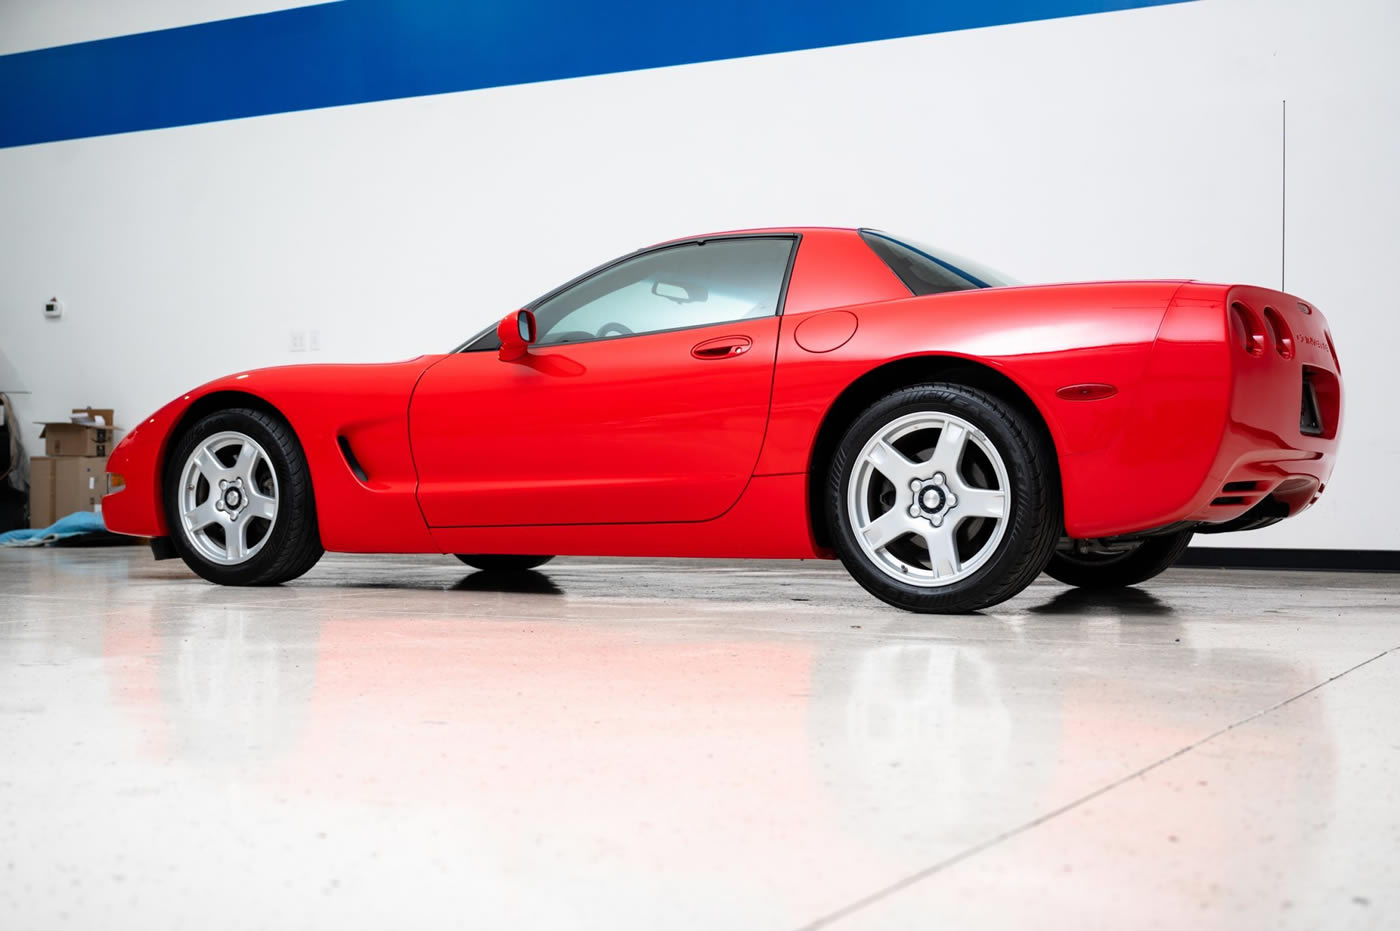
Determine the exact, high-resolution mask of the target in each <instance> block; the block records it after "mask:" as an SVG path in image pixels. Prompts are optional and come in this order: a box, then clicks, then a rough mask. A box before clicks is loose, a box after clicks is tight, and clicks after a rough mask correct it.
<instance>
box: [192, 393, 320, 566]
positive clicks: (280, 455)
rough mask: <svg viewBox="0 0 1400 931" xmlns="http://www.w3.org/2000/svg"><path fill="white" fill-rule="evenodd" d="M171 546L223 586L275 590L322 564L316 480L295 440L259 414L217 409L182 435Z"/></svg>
mask: <svg viewBox="0 0 1400 931" xmlns="http://www.w3.org/2000/svg"><path fill="white" fill-rule="evenodd" d="M165 513H166V523H167V524H168V526H169V530H170V541H171V544H172V545H173V546H174V547H175V551H176V552H177V553H179V554H180V556H181V557H182V558H183V559H184V560H185V563H186V564H187V565H189V567H190V568H191V569H193V570H194V571H195V572H197V573H199V574H200V575H201V576H203V577H204V578H206V579H208V580H210V581H211V582H220V583H223V584H225V585H274V584H277V583H279V582H286V581H288V580H290V579H294V578H296V577H297V576H299V575H301V574H302V573H304V572H306V571H307V570H308V569H310V568H311V567H312V566H313V565H315V564H316V561H317V560H318V559H320V558H321V552H322V550H321V538H320V534H319V532H318V530H317V525H316V507H315V501H314V497H313V494H312V488H311V474H310V470H309V469H308V468H307V465H306V457H305V455H304V454H303V453H302V449H301V444H300V443H299V442H298V441H297V438H296V434H295V433H293V432H292V429H291V427H289V426H288V425H287V424H286V423H285V422H283V421H282V420H281V419H279V418H277V417H273V416H271V415H270V414H267V413H264V412H262V411H257V410H250V409H242V408H239V409H233V410H225V411H217V412H215V413H212V414H208V415H206V416H205V417H203V418H201V419H199V420H198V421H196V422H195V423H193V424H192V425H190V426H189V427H188V428H187V429H186V430H184V431H183V432H182V433H181V434H180V436H179V438H178V439H177V440H176V442H175V446H174V448H173V449H172V450H171V453H170V456H169V458H168V459H167V468H166V473H165Z"/></svg>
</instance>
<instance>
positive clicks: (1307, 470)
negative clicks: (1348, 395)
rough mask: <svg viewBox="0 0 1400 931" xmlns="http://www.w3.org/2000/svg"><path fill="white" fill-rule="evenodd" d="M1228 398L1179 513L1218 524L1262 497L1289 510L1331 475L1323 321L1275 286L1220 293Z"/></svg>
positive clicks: (1334, 365) (1333, 428)
mask: <svg viewBox="0 0 1400 931" xmlns="http://www.w3.org/2000/svg"><path fill="white" fill-rule="evenodd" d="M1224 304H1225V309H1224V313H1225V314H1226V318H1227V324H1228V329H1227V337H1226V339H1227V349H1228V352H1227V358H1228V360H1229V367H1230V403H1229V407H1228V409H1227V411H1226V416H1225V423H1224V428H1223V430H1222V434H1221V439H1220V446H1219V449H1218V451H1217V453H1216V455H1215V457H1214V460H1213V461H1212V462H1211V465H1210V468H1209V470H1208V471H1207V473H1206V476H1205V479H1204V481H1203V483H1202V488H1201V490H1200V494H1199V495H1198V496H1197V498H1196V500H1193V501H1192V502H1191V506H1190V511H1189V513H1187V514H1186V515H1185V516H1184V519H1187V520H1197V521H1202V522H1204V523H1207V524H1221V523H1225V522H1228V521H1232V520H1234V519H1235V518H1238V517H1240V516H1241V515H1243V514H1245V513H1246V512H1248V511H1250V510H1251V509H1252V508H1255V507H1256V506H1258V505H1260V504H1261V503H1262V502H1265V501H1266V500H1271V501H1273V502H1275V503H1276V504H1279V505H1284V506H1286V508H1287V516H1289V517H1293V516H1296V515H1297V514H1299V513H1300V512H1302V511H1304V510H1306V509H1307V508H1309V507H1311V506H1312V505H1313V504H1314V503H1315V502H1316V501H1317V498H1318V496H1319V495H1320V494H1322V493H1323V491H1325V490H1326V487H1327V480H1328V479H1329V478H1330V477H1331V475H1332V468H1333V466H1334V465H1335V463H1336V454H1337V447H1338V441H1339V437H1340V435H1341V427H1342V411H1343V401H1342V377H1341V368H1340V365H1339V364H1338V360H1337V355H1336V351H1335V348H1334V346H1333V343H1332V336H1331V334H1330V333H1329V332H1328V330H1327V321H1326V319H1325V318H1324V317H1323V316H1322V314H1321V313H1320V312H1319V311H1318V310H1317V309H1316V308H1315V307H1313V306H1312V305H1311V304H1309V303H1307V302H1305V301H1300V300H1299V299H1298V298H1296V297H1294V296H1292V295H1289V294H1285V293H1283V292H1280V291H1271V290H1267V289H1264V288H1252V287H1234V288H1231V289H1230V290H1229V291H1228V292H1227V294H1226V296H1225V301H1224Z"/></svg>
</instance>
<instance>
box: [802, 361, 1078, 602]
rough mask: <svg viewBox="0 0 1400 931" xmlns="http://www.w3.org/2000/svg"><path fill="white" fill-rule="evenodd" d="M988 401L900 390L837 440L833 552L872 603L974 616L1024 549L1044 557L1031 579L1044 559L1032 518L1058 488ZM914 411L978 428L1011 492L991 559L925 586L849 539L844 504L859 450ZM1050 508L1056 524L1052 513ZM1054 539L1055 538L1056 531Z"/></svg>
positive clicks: (831, 491) (830, 500)
mask: <svg viewBox="0 0 1400 931" xmlns="http://www.w3.org/2000/svg"><path fill="white" fill-rule="evenodd" d="M988 400H991V399H990V398H989V396H987V395H985V394H983V393H982V392H980V391H976V390H973V389H968V388H964V387H963V386H961V385H939V384H927V385H917V386H913V387H909V388H903V389H900V390H898V391H895V392H893V393H891V394H889V395H887V396H886V397H884V398H882V399H881V400H879V401H877V402H875V403H874V404H873V405H871V406H870V407H869V408H867V409H866V411H865V412H864V413H862V414H861V415H860V416H859V417H858V418H856V420H855V421H854V422H853V423H852V424H851V426H850V427H849V428H848V429H847V431H846V433H845V435H844V436H843V437H842V439H841V442H840V444H839V445H838V447H837V452H836V456H835V458H834V461H833V468H832V469H831V470H830V472H829V474H828V479H827V489H826V495H825V499H826V507H827V521H828V526H829V527H831V528H832V532H833V537H834V538H835V543H836V549H837V553H838V555H840V557H841V560H842V562H843V563H845V564H846V568H847V569H848V570H849V571H850V573H851V575H852V576H853V577H854V578H855V580H856V581H857V582H859V583H860V584H861V586H862V587H864V588H865V589H866V590H867V591H869V592H870V593H871V594H873V595H875V596H876V597H877V598H880V599H881V600H883V601H886V602H888V603H890V604H893V605H895V606H896V607H901V608H906V609H909V610H916V611H940V610H946V611H957V610H975V609H976V607H980V606H985V605H986V604H992V603H995V602H997V601H1000V600H1003V597H1009V595H1006V596H1003V597H995V596H993V597H991V598H990V599H988V596H989V595H990V594H991V593H992V592H993V591H994V590H995V589H997V588H998V587H999V584H1000V582H1001V580H1003V579H1004V578H1005V577H1006V576H1007V574H1008V573H1009V572H1011V571H1013V570H1014V568H1015V567H1016V565H1017V564H1018V563H1019V562H1020V561H1021V560H1022V559H1023V558H1024V555H1025V554H1024V550H1025V549H1026V548H1027V547H1036V548H1042V547H1043V548H1044V549H1045V553H1044V556H1043V558H1041V557H1040V556H1038V555H1037V556H1036V557H1035V558H1036V559H1038V560H1039V562H1040V565H1039V566H1038V567H1037V568H1036V570H1035V574H1038V573H1039V571H1040V568H1041V567H1043V565H1044V562H1045V561H1047V560H1048V559H1049V556H1050V549H1049V546H1048V545H1046V543H1045V541H1044V539H1043V537H1044V533H1043V528H1041V527H1040V526H1039V523H1040V521H1039V520H1037V519H1036V518H1035V517H1034V515H1037V514H1041V513H1044V511H1045V504H1046V501H1047V499H1048V498H1050V497H1052V496H1053V498H1054V500H1055V502H1056V504H1058V486H1057V484H1056V483H1055V482H1054V477H1053V476H1049V475H1046V474H1043V470H1041V469H1037V468H1035V467H1034V466H1033V464H1032V453H1033V450H1031V449H1029V448H1028V441H1029V442H1035V441H1036V439H1037V438H1036V437H1034V436H1031V437H1027V436H1025V435H1024V434H1025V432H1026V431H1027V427H1028V426H1029V425H1026V424H1024V423H1021V424H1017V423H1015V422H1013V421H1011V420H1010V419H1008V418H1007V417H1006V416H1005V415H1004V414H1003V412H1002V411H1001V410H999V409H998V405H994V404H988V403H987V401H988ZM921 412H928V413H944V414H953V415H955V416H958V417H961V418H962V419H964V420H966V421H968V422H969V423H971V424H972V425H973V426H975V427H976V428H977V429H979V430H981V431H982V432H983V433H984V434H985V435H986V436H987V438H988V439H989V440H990V441H991V442H992V444H993V445H994V446H995V447H996V449H997V451H998V453H1000V454H1001V458H1002V462H1003V463H1004V464H1005V466H1006V471H1007V478H1008V483H1009V486H1010V491H1011V507H1010V509H1009V513H1008V515H1007V518H1006V520H1007V526H1006V529H1005V531H1004V533H1003V534H1002V538H1001V541H1000V542H999V543H998V544H997V549H996V551H995V552H994V553H993V554H992V556H991V557H990V558H989V559H988V560H987V561H986V562H985V563H984V564H983V565H982V566H981V567H979V568H978V569H977V570H976V571H975V572H973V573H972V574H971V575H969V576H967V577H966V578H963V579H959V580H958V581H956V582H953V583H951V584H949V585H945V586H939V587H929V588H925V587H923V586H918V585H911V584H909V583H907V582H901V581H900V580H898V579H896V578H893V577H892V576H890V575H888V574H887V573H885V572H884V571H882V570H881V569H880V568H879V567H878V566H876V565H874V564H873V563H872V562H871V560H870V558H869V557H868V556H866V554H865V551H864V550H863V549H862V548H861V546H860V544H859V543H858V542H857V540H856V537H855V530H854V528H853V527H852V524H851V517H850V514H849V511H848V506H847V488H848V486H849V483H850V481H851V476H852V473H853V472H854V471H855V469H856V467H857V465H858V464H859V463H858V456H859V453H860V451H861V449H862V448H863V447H864V446H865V444H866V443H867V442H868V441H869V440H870V438H871V437H872V436H873V435H874V434H875V433H876V432H877V431H879V430H881V429H882V428H883V427H884V426H885V425H886V424H888V423H890V422H891V421H893V420H895V419H896V418H898V417H901V416H904V415H905V414H912V413H921ZM1032 429H1033V428H1032ZM1051 510H1052V511H1053V513H1054V515H1055V518H1056V520H1058V507H1056V508H1053V509H1051ZM1054 537H1058V528H1056V529H1055V533H1054ZM1052 542H1053V538H1052ZM1031 578H1034V575H1032V576H1031ZM1019 590H1020V589H1019V587H1018V588H1016V591H1019ZM1010 594H1015V591H1012V592H1011V593H1010Z"/></svg>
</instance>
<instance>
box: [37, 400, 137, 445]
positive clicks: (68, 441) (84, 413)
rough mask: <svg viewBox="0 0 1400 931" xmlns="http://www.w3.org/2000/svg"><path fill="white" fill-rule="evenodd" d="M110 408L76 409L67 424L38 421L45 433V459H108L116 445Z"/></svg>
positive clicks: (115, 429) (58, 421)
mask: <svg viewBox="0 0 1400 931" xmlns="http://www.w3.org/2000/svg"><path fill="white" fill-rule="evenodd" d="M112 420H113V417H112V409H111V408H109V407H78V408H74V409H73V416H72V418H71V419H69V420H66V421H65V420H49V421H44V420H41V421H37V423H39V424H40V425H41V426H42V427H43V428H44V429H42V430H40V431H39V437H40V439H42V440H43V441H44V455H46V456H88V457H92V456H107V455H110V454H111V452H112V447H113V446H115V445H116V440H117V437H116V433H117V428H116V427H115V426H113V425H112Z"/></svg>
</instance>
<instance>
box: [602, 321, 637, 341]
mask: <svg viewBox="0 0 1400 931" xmlns="http://www.w3.org/2000/svg"><path fill="white" fill-rule="evenodd" d="M613 330H616V331H617V335H618V336H633V335H635V334H633V332H632V330H631V329H629V328H628V327H625V326H623V325H622V324H620V323H618V322H617V321H615V320H614V321H612V322H609V323H605V324H603V325H602V326H601V327H599V328H598V338H599V339H602V338H603V337H605V336H611V335H613V334H612V331H613Z"/></svg>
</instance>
